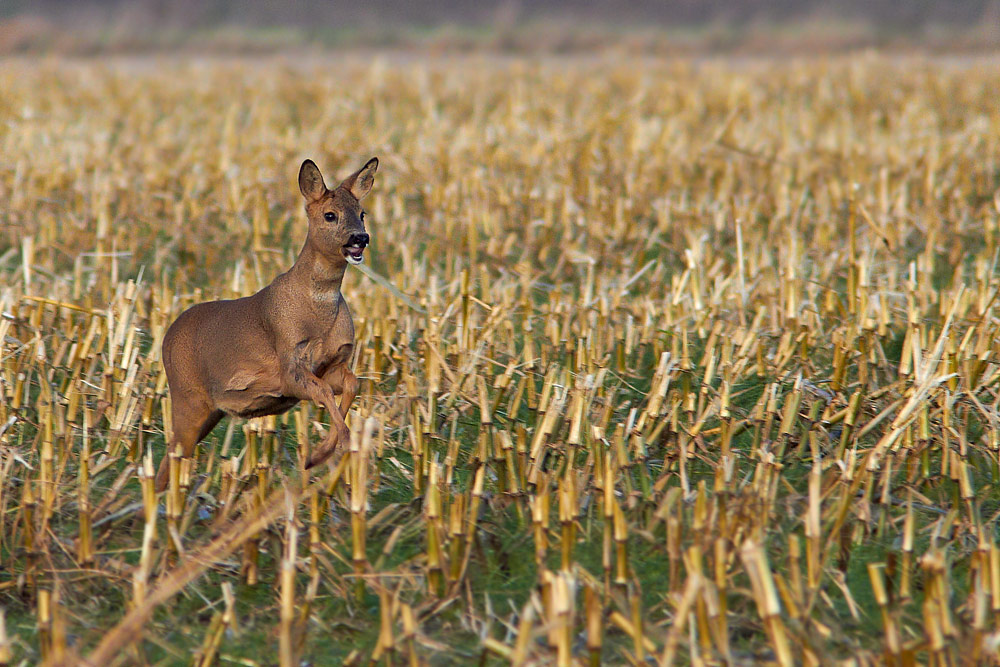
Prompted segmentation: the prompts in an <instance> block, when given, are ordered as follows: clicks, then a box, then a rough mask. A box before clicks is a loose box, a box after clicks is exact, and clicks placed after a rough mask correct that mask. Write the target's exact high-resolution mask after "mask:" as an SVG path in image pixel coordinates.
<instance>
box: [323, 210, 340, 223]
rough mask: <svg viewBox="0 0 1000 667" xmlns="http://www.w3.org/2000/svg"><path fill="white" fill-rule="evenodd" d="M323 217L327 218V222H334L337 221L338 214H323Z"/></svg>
mask: <svg viewBox="0 0 1000 667" xmlns="http://www.w3.org/2000/svg"><path fill="white" fill-rule="evenodd" d="M323 217H324V218H326V221H327V222H333V221H334V220H336V219H337V214H336V213H332V212H328V213H325V214H323Z"/></svg>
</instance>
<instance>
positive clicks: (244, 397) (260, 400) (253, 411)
mask: <svg viewBox="0 0 1000 667" xmlns="http://www.w3.org/2000/svg"><path fill="white" fill-rule="evenodd" d="M274 380H275V378H274V375H272V374H267V373H259V372H258V373H246V374H243V373H236V374H235V375H234V376H233V377H232V378H230V380H229V382H227V383H226V385H225V387H223V388H222V392H221V395H218V396H217V398H216V401H215V402H216V406H217V407H218V409H219V410H222V411H223V412H225V413H226V414H230V415H233V416H235V417H244V418H250V417H263V416H264V415H277V414H280V413H282V412H285V411H287V410H288V409H290V408H291V407H292V406H293V405H295V404H296V403H298V402H299V399H297V398H293V397H292V396H285V395H284V394H282V393H281V387H280V386H279V385H278V383H277V382H276V381H274Z"/></svg>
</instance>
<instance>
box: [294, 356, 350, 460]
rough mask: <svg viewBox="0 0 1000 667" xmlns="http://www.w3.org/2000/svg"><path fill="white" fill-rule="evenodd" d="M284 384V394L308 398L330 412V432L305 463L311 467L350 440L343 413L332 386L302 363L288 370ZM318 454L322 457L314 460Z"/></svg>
mask: <svg viewBox="0 0 1000 667" xmlns="http://www.w3.org/2000/svg"><path fill="white" fill-rule="evenodd" d="M285 384H286V389H285V393H286V394H288V395H290V396H294V397H295V398H298V399H300V400H309V401H312V402H314V403H318V404H319V405H322V406H323V407H324V408H326V411H327V412H329V413H330V432H329V433H328V434H327V436H326V439H325V440H324V441H323V442H322V444H320V446H319V448H318V449H317V454H314V455H313V456H311V457H310V459H309V462H308V463H307V464H306V468H311V467H312V466H314V465H316V464H317V463H319V462H320V461H322V460H324V459H326V458H327V457H328V456H329V455H330V454H332V453H333V452H334V451H336V449H337V445H338V444H340V443H341V442H348V441H350V439H351V432H350V431H349V430H348V428H347V424H346V423H345V422H344V415H343V414H341V412H340V409H339V408H338V407H337V402H336V399H335V396H334V393H333V387H331V386H330V385H329V384H327V383H326V382H323V381H322V380H321V379H319V378H318V377H316V375H315V374H314V373H313V372H312V371H310V370H308V369H306V368H304V366H303V365H302V364H295V365H294V366H293V367H292V368H291V369H290V370H289V371H288V373H287V376H286V378H285ZM320 455H321V456H322V458H320V459H319V460H316V459H317V456H320Z"/></svg>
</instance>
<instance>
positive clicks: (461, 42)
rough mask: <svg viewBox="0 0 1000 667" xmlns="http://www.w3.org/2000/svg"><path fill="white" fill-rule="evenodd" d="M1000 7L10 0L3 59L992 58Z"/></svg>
mask: <svg viewBox="0 0 1000 667" xmlns="http://www.w3.org/2000/svg"><path fill="white" fill-rule="evenodd" d="M998 46H1000V0H951V1H949V2H932V1H929V0H928V1H921V0H901V1H900V0H895V1H894V0H868V1H865V0H836V1H834V2H823V1H821V0H659V1H657V0H630V1H622V0H613V1H611V2H603V3H587V2H574V1H572V0H536V1H534V2H516V1H511V0H506V1H501V2H470V1H468V0H466V1H464V2H446V1H444V0H371V1H369V2H365V3H353V2H342V1H340V0H332V1H331V0H326V1H324V0H290V1H287V2H280V3H278V2H273V1H272V0H245V1H243V2H236V1H233V0H129V1H126V0H4V1H3V2H0V53H18V52H21V53H37V52H46V51H53V52H64V53H100V52H143V51H151V50H152V51H155V50H178V49H193V50H207V51H220V52H234V51H235V52H267V51H274V50H285V49H289V48H324V47H333V48H383V47H390V48H413V47H417V48H430V49H437V50H444V51H452V50H459V51H461V50H491V51H510V52H581V51H590V50H594V49H607V48H617V49H625V50H628V51H633V52H650V53H664V52H667V53H670V52H673V53H677V52H720V51H721V52H736V53H757V52H766V51H816V50H819V51H836V50H843V49H849V48H859V47H882V48H890V49H893V48H896V49H904V50H906V49H918V50H924V51H926V50H931V51H934V50H952V51H982V50H993V49H995V48H997V47H998Z"/></svg>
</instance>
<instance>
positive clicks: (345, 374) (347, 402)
mask: <svg viewBox="0 0 1000 667" xmlns="http://www.w3.org/2000/svg"><path fill="white" fill-rule="evenodd" d="M323 381H324V382H326V383H327V384H328V385H329V386H330V389H332V390H333V393H334V394H340V415H341V419H343V418H344V417H347V413H348V411H350V409H351V404H352V403H353V402H354V399H355V397H357V395H358V387H359V384H360V383H359V382H358V376H356V375H355V374H354V373H352V372H351V369H350V368H348V367H347V364H341V365H339V366H336V367H334V368H331V369H330V370H328V371H327V372H326V373H324V375H323ZM331 419H335V418H334V417H333V416H332V414H331ZM349 441H350V430H348V431H347V439H346V440H345V441H344V442H345V443H346V442H349ZM337 444H339V441H338V443H337ZM335 450H336V445H334V447H329V448H328V447H325V446H323V447H320V448H319V449H317V450H316V451H315V452H313V453H312V455H311V456H310V457H309V460H308V461H307V462H306V469H307V470H308V469H309V468H312V467H315V466H317V465H319V464H320V463H322V462H323V461H326V460H327V459H328V458H330V456H331V455H332V454H333V453H334V451H335Z"/></svg>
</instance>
